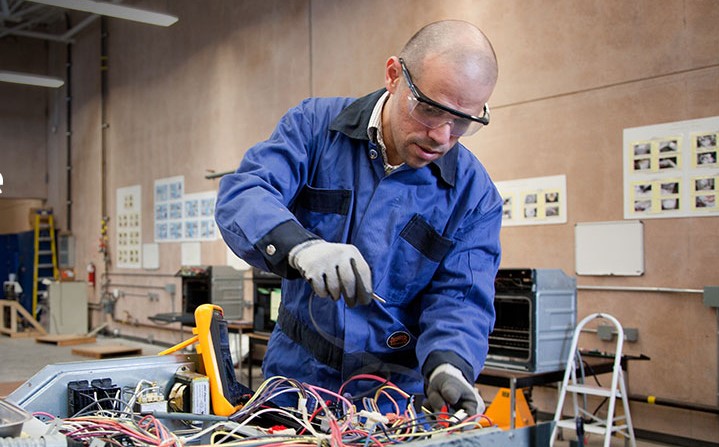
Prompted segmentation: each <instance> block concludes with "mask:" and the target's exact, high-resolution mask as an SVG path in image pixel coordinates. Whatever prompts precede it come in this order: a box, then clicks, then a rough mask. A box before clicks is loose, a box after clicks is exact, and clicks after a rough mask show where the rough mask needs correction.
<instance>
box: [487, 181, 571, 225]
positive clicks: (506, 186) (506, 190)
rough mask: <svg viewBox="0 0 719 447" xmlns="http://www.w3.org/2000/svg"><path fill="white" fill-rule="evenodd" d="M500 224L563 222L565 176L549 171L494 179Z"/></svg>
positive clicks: (564, 218)
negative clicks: (497, 192)
mask: <svg viewBox="0 0 719 447" xmlns="http://www.w3.org/2000/svg"><path fill="white" fill-rule="evenodd" d="M494 184H495V186H496V187H497V191H499V194H500V195H501V196H502V202H503V205H502V226H503V227H511V226H518V225H548V224H550V225H551V224H565V223H567V177H566V176H565V175H553V176H548V177H533V178H523V179H517V180H507V181H502V182H495V183H494Z"/></svg>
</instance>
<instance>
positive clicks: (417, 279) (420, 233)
mask: <svg viewBox="0 0 719 447" xmlns="http://www.w3.org/2000/svg"><path fill="white" fill-rule="evenodd" d="M452 245H453V243H452V241H451V240H450V239H448V238H446V237H443V236H442V235H441V234H440V233H439V232H437V230H435V229H434V228H433V227H432V226H431V225H430V224H429V223H428V222H427V221H426V220H425V219H424V218H422V216H420V215H419V214H415V215H414V216H413V217H412V219H411V220H410V221H409V223H407V225H405V227H404V228H403V229H402V231H401V232H400V235H399V237H398V238H397V240H396V241H395V243H394V244H393V246H392V249H391V250H390V253H391V261H390V262H389V263H388V265H387V271H386V274H385V275H384V278H383V279H382V281H381V282H380V283H379V284H378V287H377V290H381V291H382V293H384V294H385V295H386V296H383V298H386V299H387V300H388V301H389V302H391V303H393V304H403V303H408V302H409V301H411V300H412V299H414V297H415V296H416V295H417V294H418V293H419V292H420V291H421V290H422V289H423V288H425V287H426V286H427V284H429V282H430V281H431V279H432V276H433V275H434V272H435V270H437V266H438V265H439V263H440V261H442V259H443V258H444V257H445V256H446V255H447V253H448V252H449V250H450V249H451V248H452Z"/></svg>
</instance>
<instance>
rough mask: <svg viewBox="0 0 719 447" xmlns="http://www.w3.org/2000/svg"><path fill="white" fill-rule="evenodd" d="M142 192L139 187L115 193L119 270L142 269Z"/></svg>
mask: <svg viewBox="0 0 719 447" xmlns="http://www.w3.org/2000/svg"><path fill="white" fill-rule="evenodd" d="M141 193H142V190H141V187H140V185H135V186H128V187H124V188H118V189H117V191H116V195H115V197H116V204H115V208H116V211H117V220H116V221H115V230H116V233H117V250H116V252H117V258H116V260H115V263H116V265H117V267H120V268H140V267H142V194H141Z"/></svg>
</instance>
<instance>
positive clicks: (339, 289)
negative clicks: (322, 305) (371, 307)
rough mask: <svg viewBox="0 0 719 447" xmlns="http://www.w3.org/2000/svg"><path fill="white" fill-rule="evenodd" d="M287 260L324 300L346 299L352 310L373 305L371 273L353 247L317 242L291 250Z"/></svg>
mask: <svg viewBox="0 0 719 447" xmlns="http://www.w3.org/2000/svg"><path fill="white" fill-rule="evenodd" d="M288 260H289V263H290V265H291V266H292V267H294V268H295V269H297V270H298V271H299V272H300V273H301V274H302V276H303V277H304V278H305V279H306V280H307V281H309V282H310V284H311V285H312V288H313V289H314V291H315V293H316V294H317V295H319V296H321V297H326V296H327V295H330V296H331V297H332V299H334V300H335V301H337V300H338V299H340V295H344V297H345V302H346V303H347V305H348V306H350V307H354V306H355V305H357V304H361V305H367V304H369V303H370V301H372V271H371V270H370V268H369V265H368V264H367V261H365V259H364V257H363V256H362V253H360V251H359V250H358V249H357V247H355V246H354V245H350V244H338V243H331V242H327V241H323V240H321V239H314V240H311V241H307V242H303V243H301V244H299V245H297V246H295V247H294V248H293V249H292V250H290V254H289V259H288Z"/></svg>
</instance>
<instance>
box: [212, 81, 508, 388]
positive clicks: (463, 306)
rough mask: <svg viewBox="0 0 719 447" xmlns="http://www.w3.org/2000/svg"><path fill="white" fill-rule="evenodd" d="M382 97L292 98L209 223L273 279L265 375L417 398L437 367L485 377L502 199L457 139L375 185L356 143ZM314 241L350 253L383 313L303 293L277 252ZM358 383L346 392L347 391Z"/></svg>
mask: <svg viewBox="0 0 719 447" xmlns="http://www.w3.org/2000/svg"><path fill="white" fill-rule="evenodd" d="M383 92H384V91H383V90H380V91H377V92H374V93H372V94H370V95H368V96H365V97H363V98H360V99H351V98H311V99H307V100H305V101H303V102H302V103H301V104H299V105H298V106H296V107H294V108H292V109H290V110H289V111H288V112H287V113H286V114H285V115H284V117H282V119H281V121H280V122H279V124H278V125H277V127H276V129H275V130H274V132H273V133H272V135H271V137H270V138H269V139H268V140H267V141H264V142H262V143H259V144H257V145H255V146H254V147H252V148H251V149H250V150H249V151H248V152H247V154H246V155H245V157H244V158H243V160H242V162H241V164H240V167H239V169H238V170H237V171H236V172H235V173H233V174H230V175H226V176H224V177H223V178H222V180H221V182H220V188H219V192H218V197H217V205H216V220H217V224H218V227H219V229H220V231H221V233H222V236H223V237H224V240H225V241H226V243H227V244H228V245H229V247H230V248H231V249H232V250H233V251H234V252H235V254H237V255H238V256H239V257H240V258H242V259H244V260H245V261H247V262H248V263H250V264H252V265H253V266H256V267H259V268H261V269H264V270H269V271H272V272H274V273H277V274H279V275H280V276H282V277H283V278H284V279H283V281H282V300H281V301H282V303H281V308H280V315H279V319H278V322H277V325H276V327H275V330H274V331H273V333H272V336H271V338H270V341H269V344H268V349H267V354H266V356H265V359H264V361H263V372H264V374H265V377H270V376H275V375H282V376H289V377H293V378H296V379H298V380H300V381H302V382H306V383H309V384H313V385H319V386H322V387H325V388H328V389H332V390H335V391H336V390H337V389H338V388H339V387H340V385H341V384H342V383H343V382H344V381H345V380H347V379H349V378H350V377H351V376H352V375H354V374H357V373H379V374H382V375H384V376H385V377H388V374H390V375H389V378H390V380H392V381H393V382H394V383H395V384H397V385H398V386H400V387H401V388H402V389H404V390H405V391H407V392H409V393H411V394H419V393H422V392H423V384H424V379H423V375H424V376H426V375H427V374H428V373H430V372H431V370H432V369H433V368H434V367H436V366H438V365H439V364H441V363H445V362H449V363H451V364H453V365H454V366H456V367H457V368H459V369H460V370H461V371H462V373H463V374H464V376H465V377H466V378H467V380H468V381H469V382H470V383H473V382H474V380H475V379H476V378H477V376H478V375H479V372H480V371H481V369H482V367H483V364H484V360H485V358H486V355H487V350H488V346H487V337H488V334H489V332H490V331H491V330H492V327H493V324H494V317H495V315H494V306H493V299H494V277H495V275H496V272H497V269H498V266H499V261H500V243H499V230H500V226H501V219H502V217H501V216H502V200H501V197H500V195H499V194H498V192H497V190H496V188H495V186H494V185H493V183H492V182H491V180H490V178H489V176H488V174H487V172H486V170H485V169H484V167H483V166H482V165H481V164H480V162H479V161H478V160H477V158H476V157H475V156H474V155H473V154H472V153H471V152H470V151H469V150H468V149H467V148H465V147H464V146H462V145H461V144H459V143H458V144H457V145H456V146H455V147H453V148H452V149H451V150H450V151H449V152H448V153H447V154H446V155H445V156H444V157H442V158H441V159H439V160H437V161H435V162H433V163H431V164H430V165H428V166H426V167H423V168H420V169H412V168H410V167H408V166H402V167H400V168H399V169H397V170H395V171H393V172H392V173H391V174H389V175H385V173H384V167H383V161H382V156H381V155H380V153H379V151H380V149H379V148H378V147H377V145H376V144H375V143H373V142H372V141H371V140H370V139H369V137H368V135H367V125H368V123H369V119H370V115H371V113H372V109H373V107H374V106H375V104H376V102H377V100H378V99H379V98H380V96H381V95H382V93H383ZM316 238H322V239H324V240H326V241H329V242H341V243H348V244H353V245H355V246H356V247H357V248H358V249H359V251H360V252H361V253H362V255H363V256H364V258H365V259H366V261H367V263H368V264H369V266H370V268H371V269H372V279H373V284H372V287H373V290H374V291H375V292H376V293H377V295H379V296H381V297H382V298H384V299H385V300H386V301H387V303H386V304H380V303H378V302H375V301H373V302H372V303H370V304H369V305H368V306H356V307H354V308H349V307H348V306H347V305H346V304H345V302H344V300H339V301H337V302H334V301H332V300H331V299H327V298H319V297H317V296H316V295H315V296H313V290H312V288H311V286H310V285H309V283H307V282H306V281H305V280H303V279H302V278H300V276H299V273H298V272H297V271H296V270H294V269H293V268H292V267H290V266H289V264H288V262H287V255H288V253H289V251H290V249H292V247H294V246H295V245H296V244H298V243H301V242H304V241H307V240H309V239H316ZM364 385H367V384H363V383H362V382H356V386H355V389H352V392H359V391H362V389H361V388H362V386H364Z"/></svg>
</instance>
